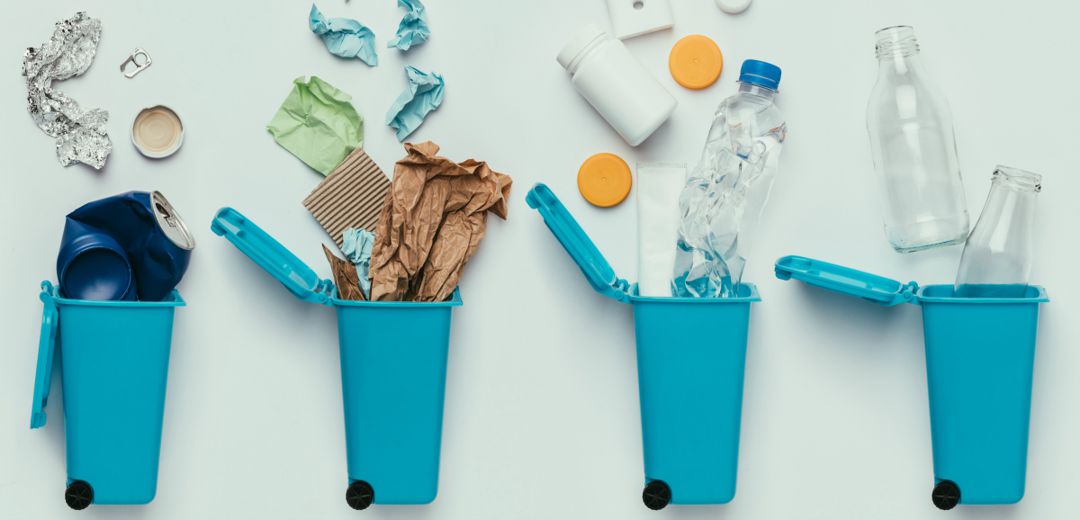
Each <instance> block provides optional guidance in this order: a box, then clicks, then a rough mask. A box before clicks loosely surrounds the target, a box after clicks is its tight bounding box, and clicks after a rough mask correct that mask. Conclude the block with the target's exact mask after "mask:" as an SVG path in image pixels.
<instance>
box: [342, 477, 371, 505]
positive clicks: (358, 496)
mask: <svg viewBox="0 0 1080 520" xmlns="http://www.w3.org/2000/svg"><path fill="white" fill-rule="evenodd" d="M374 501H375V489H374V488H372V487H371V484H368V483H367V482H364V481H363V480H357V481H356V482H353V483H352V484H349V489H347V490H345V502H347V503H348V504H349V507H351V508H353V509H355V510H357V511H362V510H364V509H367V508H368V506H370V505H371V503H372V502H374Z"/></svg>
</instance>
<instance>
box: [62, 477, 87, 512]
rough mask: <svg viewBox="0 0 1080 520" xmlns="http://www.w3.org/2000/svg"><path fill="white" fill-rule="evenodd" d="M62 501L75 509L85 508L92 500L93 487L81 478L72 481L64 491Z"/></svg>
mask: <svg viewBox="0 0 1080 520" xmlns="http://www.w3.org/2000/svg"><path fill="white" fill-rule="evenodd" d="M64 501H65V502H67V505H68V507H70V508H72V509H74V510H76V511H80V510H82V509H86V508H87V507H90V503H91V502H93V501H94V488H92V487H90V484H88V483H86V482H84V481H82V480H75V481H72V482H71V484H69V485H68V487H67V491H65V492H64Z"/></svg>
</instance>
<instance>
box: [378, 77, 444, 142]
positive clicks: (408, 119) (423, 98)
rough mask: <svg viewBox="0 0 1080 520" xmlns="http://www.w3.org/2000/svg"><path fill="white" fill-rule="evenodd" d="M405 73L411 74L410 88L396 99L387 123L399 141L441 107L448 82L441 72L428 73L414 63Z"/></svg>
mask: <svg viewBox="0 0 1080 520" xmlns="http://www.w3.org/2000/svg"><path fill="white" fill-rule="evenodd" d="M405 73H406V74H408V76H409V88H408V89H407V90H406V91H405V92H402V93H401V95H400V96H398V98H397V99H396V100H394V103H393V104H392V105H390V110H389V111H387V113H386V124H388V125H390V127H391V128H393V129H394V131H395V133H396V134H397V140H398V141H399V142H400V141H404V140H405V138H406V137H408V136H409V134H411V133H413V132H414V131H416V129H417V128H419V127H420V124H421V123H423V122H424V118H425V117H427V115H428V114H430V113H431V112H433V111H435V109H437V108H439V105H441V104H442V102H443V87H444V86H445V84H446V83H445V82H444V81H443V77H442V76H440V75H439V74H437V73H435V72H432V73H427V72H424V71H422V70H420V69H418V68H416V67H413V66H412V65H409V66H406V67H405Z"/></svg>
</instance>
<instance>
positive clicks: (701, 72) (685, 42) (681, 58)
mask: <svg viewBox="0 0 1080 520" xmlns="http://www.w3.org/2000/svg"><path fill="white" fill-rule="evenodd" d="M668 68H669V69H671V77H673V78H675V82H676V83H678V84H680V85H682V86H684V87H686V88H689V89H694V90H700V89H703V88H705V87H708V86H709V85H712V84H713V83H716V80H717V79H718V78H719V77H720V71H722V70H724V55H723V54H721V53H720V47H719V46H717V45H716V42H714V41H712V39H710V38H709V37H708V36H703V35H700V34H691V35H690V36H687V37H685V38H683V39H681V40H679V41H677V42H675V46H674V47H672V48H671V54H670V55H668Z"/></svg>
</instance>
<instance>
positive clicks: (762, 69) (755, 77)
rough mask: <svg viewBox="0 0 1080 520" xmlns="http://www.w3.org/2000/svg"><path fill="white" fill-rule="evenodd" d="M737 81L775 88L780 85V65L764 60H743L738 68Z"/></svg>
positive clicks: (770, 88)
mask: <svg viewBox="0 0 1080 520" xmlns="http://www.w3.org/2000/svg"><path fill="white" fill-rule="evenodd" d="M739 81H740V82H742V83H749V84H751V85H757V86H759V87H765V88H767V89H769V90H777V89H778V88H779V87H780V67H777V66H776V65H773V64H772V63H768V62H764V61H758V60H745V61H743V64H742V69H741V70H739Z"/></svg>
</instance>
